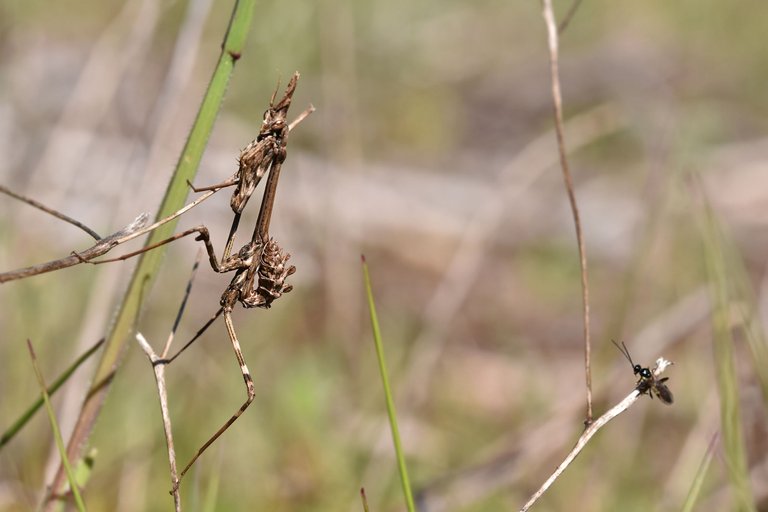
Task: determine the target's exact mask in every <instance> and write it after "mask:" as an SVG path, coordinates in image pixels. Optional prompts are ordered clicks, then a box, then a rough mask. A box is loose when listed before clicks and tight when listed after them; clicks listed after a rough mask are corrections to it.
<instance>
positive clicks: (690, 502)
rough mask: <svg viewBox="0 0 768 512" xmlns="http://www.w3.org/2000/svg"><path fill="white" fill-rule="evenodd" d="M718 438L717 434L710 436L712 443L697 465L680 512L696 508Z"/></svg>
mask: <svg viewBox="0 0 768 512" xmlns="http://www.w3.org/2000/svg"><path fill="white" fill-rule="evenodd" d="M718 437H719V436H718V434H717V433H715V435H713V436H712V441H710V442H709V446H708V447H707V451H706V453H704V458H703V459H702V460H701V464H699V469H698V470H697V471H696V475H695V476H694V477H693V482H691V488H690V489H689V490H688V496H687V497H686V498H685V503H683V508H682V509H681V512H692V511H693V507H694V506H696V501H697V500H698V498H699V494H700V493H701V488H702V486H703V485H704V477H706V476H707V471H709V467H710V463H711V462H712V456H713V455H714V454H715V446H716V445H717V440H718Z"/></svg>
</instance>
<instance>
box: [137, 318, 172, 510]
mask: <svg viewBox="0 0 768 512" xmlns="http://www.w3.org/2000/svg"><path fill="white" fill-rule="evenodd" d="M136 341H137V342H138V343H139V346H141V348H142V350H144V353H145V354H147V357H148V358H149V362H150V363H152V369H153V370H154V372H155V382H156V383H157V395H158V397H159V398H160V411H161V413H162V415H163V430H164V431H165V442H166V445H167V446H168V463H169V465H170V467H171V486H172V489H173V490H172V491H171V493H172V494H173V504H174V509H175V510H176V512H180V511H181V496H180V494H179V486H178V483H179V477H178V472H177V470H176V450H175V449H174V446H173V431H172V429H171V415H170V413H169V411H168V390H167V388H166V386H165V363H164V362H163V360H162V358H160V357H158V355H157V354H155V351H154V350H152V347H151V346H150V345H149V343H148V342H147V340H146V338H144V336H143V335H142V334H141V333H140V332H137V333H136Z"/></svg>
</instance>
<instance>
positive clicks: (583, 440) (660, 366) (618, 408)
mask: <svg viewBox="0 0 768 512" xmlns="http://www.w3.org/2000/svg"><path fill="white" fill-rule="evenodd" d="M544 1H547V0H544ZM671 364H672V363H671V362H669V361H667V360H666V359H664V358H659V359H658V360H657V361H656V368H654V370H653V375H654V378H655V377H658V376H659V375H661V374H662V373H663V372H664V370H666V369H667V367H668V366H669V365H671ZM647 392H648V393H649V394H650V393H651V391H650V390H648V391H647ZM641 395H642V393H641V392H640V391H639V389H638V388H635V389H633V390H632V392H631V393H630V394H628V395H627V396H626V397H625V398H624V399H623V400H622V401H621V402H619V403H618V404H616V405H614V406H613V407H611V408H610V409H609V410H608V411H607V412H606V413H605V414H603V415H602V416H600V417H599V418H598V419H596V420H595V421H594V422H591V423H590V424H589V425H588V426H587V428H586V429H585V430H584V432H583V433H582V434H581V436H580V437H579V440H578V441H576V446H574V447H573V450H571V452H570V453H569V454H568V455H567V456H566V457H565V459H563V462H561V463H560V465H559V466H557V469H555V471H554V473H552V475H550V477H549V478H547V480H546V481H545V482H544V483H543V484H542V486H541V487H540V488H539V490H538V491H536V492H535V493H533V495H532V496H531V498H530V499H529V500H528V501H527V502H526V503H525V505H523V506H522V507H521V508H520V512H526V511H527V510H528V509H530V508H531V507H532V506H533V504H534V503H536V501H538V499H539V498H541V496H542V495H543V494H544V493H545V492H546V491H547V489H549V488H550V487H551V486H552V484H553V483H554V481H555V480H557V479H558V477H559V476H560V475H562V474H563V471H565V469H566V468H567V467H568V466H569V465H570V464H571V462H573V461H574V460H575V459H576V457H577V456H578V455H579V453H581V450H583V449H584V447H585V446H586V445H587V443H588V442H589V440H590V439H592V437H593V436H594V435H595V434H596V433H597V431H598V430H600V429H601V428H603V427H604V426H605V425H606V424H607V423H608V422H609V421H611V420H612V419H613V418H615V417H616V416H618V415H619V414H621V413H622V412H624V411H626V410H627V409H629V407H630V406H632V405H633V404H634V403H635V402H636V401H637V400H638V398H640V396H641Z"/></svg>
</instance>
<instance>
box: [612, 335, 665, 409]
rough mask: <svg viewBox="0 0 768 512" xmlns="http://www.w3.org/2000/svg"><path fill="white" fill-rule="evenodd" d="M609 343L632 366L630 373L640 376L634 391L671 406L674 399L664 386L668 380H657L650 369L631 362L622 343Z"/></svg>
mask: <svg viewBox="0 0 768 512" xmlns="http://www.w3.org/2000/svg"><path fill="white" fill-rule="evenodd" d="M611 342H613V344H614V345H616V348H618V349H619V351H620V352H621V353H622V354H624V357H626V358H627V359H628V360H629V364H630V365H632V371H634V372H635V375H639V376H640V380H638V381H637V386H636V387H635V389H637V391H639V392H640V394H641V395H643V394H647V395H648V396H649V397H651V399H653V395H654V394H655V395H656V396H657V397H658V398H659V400H661V401H662V402H663V403H665V404H667V405H671V404H672V402H674V400H675V399H674V397H673V396H672V392H671V391H670V390H669V388H668V387H667V385H666V384H664V383H665V382H666V381H668V380H669V377H664V378H663V379H657V378H656V376H655V375H654V374H653V372H652V371H651V370H650V368H647V367H646V368H643V367H642V366H640V365H639V364H635V363H634V361H632V356H630V355H629V350H627V346H626V345H625V344H624V342H623V341H622V342H621V346H619V344H618V343H616V342H615V341H614V340H611Z"/></svg>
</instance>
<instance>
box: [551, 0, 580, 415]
mask: <svg viewBox="0 0 768 512" xmlns="http://www.w3.org/2000/svg"><path fill="white" fill-rule="evenodd" d="M542 6H543V14H544V22H545V24H546V26H547V34H548V38H547V41H548V44H549V61H550V71H551V75H552V100H553V103H554V108H555V133H556V134H557V149H558V151H559V153H560V167H561V168H562V170H563V179H564V181H565V189H566V191H567V192H568V200H569V201H570V203H571V213H572V214H573V223H574V225H575V226H576V240H577V243H578V246H579V264H580V266H581V289H582V303H583V306H584V309H583V312H584V373H585V374H586V383H587V418H586V420H584V424H585V425H586V426H589V425H590V424H591V423H592V364H591V362H590V361H591V351H592V348H591V344H590V339H589V279H588V275H587V250H586V248H585V245H584V234H583V233H582V230H581V220H580V217H579V208H578V206H577V204H576V195H575V194H574V192H573V179H572V178H571V171H570V168H569V166H568V158H567V157H566V150H565V136H564V135H563V98H562V95H561V92H560V72H559V69H558V49H557V46H558V42H557V24H556V23H555V14H554V12H553V10H552V0H542Z"/></svg>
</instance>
